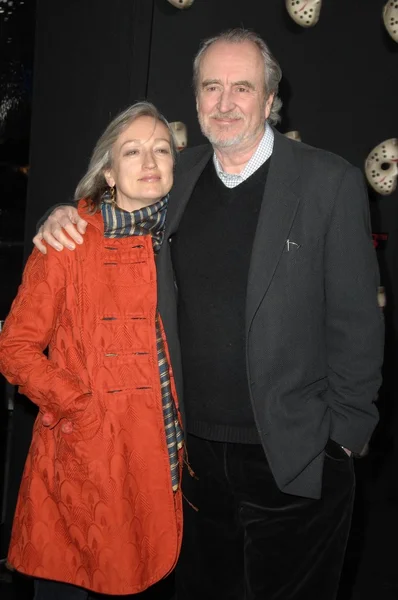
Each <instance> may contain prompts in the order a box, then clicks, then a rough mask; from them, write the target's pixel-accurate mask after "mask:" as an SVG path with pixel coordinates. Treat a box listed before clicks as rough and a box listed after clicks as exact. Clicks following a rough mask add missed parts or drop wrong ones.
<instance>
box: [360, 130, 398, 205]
mask: <svg viewBox="0 0 398 600" xmlns="http://www.w3.org/2000/svg"><path fill="white" fill-rule="evenodd" d="M365 173H366V177H367V179H368V181H369V184H370V185H371V186H372V188H373V189H374V190H376V192H378V193H379V194H382V195H383V196H388V195H389V194H392V192H393V191H394V190H395V188H396V187H397V179H398V139H397V138H391V139H390V140H386V141H385V142H382V143H381V144H379V145H378V146H376V148H373V150H372V151H371V152H370V154H369V156H368V158H367V159H366V161H365Z"/></svg>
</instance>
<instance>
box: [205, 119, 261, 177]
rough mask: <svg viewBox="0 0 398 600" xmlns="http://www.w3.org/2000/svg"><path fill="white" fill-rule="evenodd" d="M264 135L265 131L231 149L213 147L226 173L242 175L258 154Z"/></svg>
mask: <svg viewBox="0 0 398 600" xmlns="http://www.w3.org/2000/svg"><path fill="white" fill-rule="evenodd" d="M263 135H264V130H262V131H261V132H260V133H259V134H258V135H257V136H256V137H255V138H253V139H252V140H250V141H249V142H243V143H242V144H239V145H237V146H231V147H229V148H217V147H216V146H213V148H214V152H215V154H216V156H217V160H218V162H219V163H220V166H221V167H222V169H223V171H224V173H231V174H234V175H236V174H239V173H241V172H242V171H243V169H244V168H245V166H246V165H247V163H248V162H249V160H250V159H251V157H252V156H253V154H254V153H255V152H256V150H257V148H258V146H259V144H260V142H261V140H262V138H263Z"/></svg>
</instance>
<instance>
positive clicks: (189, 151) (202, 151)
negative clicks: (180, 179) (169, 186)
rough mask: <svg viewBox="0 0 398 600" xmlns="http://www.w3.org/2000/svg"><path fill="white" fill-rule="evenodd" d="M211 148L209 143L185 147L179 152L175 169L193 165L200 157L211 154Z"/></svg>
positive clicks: (184, 168)
mask: <svg viewBox="0 0 398 600" xmlns="http://www.w3.org/2000/svg"><path fill="white" fill-rule="evenodd" d="M212 152H213V149H212V147H211V145H210V144H201V145H200V146H192V147H191V148H185V149H184V150H182V151H181V152H180V154H179V155H178V157H177V161H176V170H177V171H179V170H184V171H185V170H187V169H190V168H191V167H194V166H195V165H196V164H197V163H198V162H199V161H200V160H202V158H204V157H205V156H209V157H210V155H211V154H212Z"/></svg>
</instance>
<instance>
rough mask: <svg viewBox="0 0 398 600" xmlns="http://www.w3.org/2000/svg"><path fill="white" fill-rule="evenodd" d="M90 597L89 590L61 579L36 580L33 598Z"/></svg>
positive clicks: (83, 599)
mask: <svg viewBox="0 0 398 600" xmlns="http://www.w3.org/2000/svg"><path fill="white" fill-rule="evenodd" d="M88 598H89V594H88V591H87V590H84V589H83V588H79V587H75V586H74V585H69V584H68V583H61V582H59V581H47V579H36V580H35V595H34V597H33V600H88Z"/></svg>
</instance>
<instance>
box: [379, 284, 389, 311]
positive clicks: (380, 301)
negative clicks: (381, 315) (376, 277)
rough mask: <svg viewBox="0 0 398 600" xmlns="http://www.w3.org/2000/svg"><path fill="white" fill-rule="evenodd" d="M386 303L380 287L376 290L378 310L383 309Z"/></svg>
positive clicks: (383, 290) (383, 292) (384, 294)
mask: <svg viewBox="0 0 398 600" xmlns="http://www.w3.org/2000/svg"><path fill="white" fill-rule="evenodd" d="M386 303H387V300H386V290H385V289H384V287H383V286H382V285H380V286H379V287H378V288H377V304H378V305H379V306H380V308H385V306H386Z"/></svg>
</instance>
